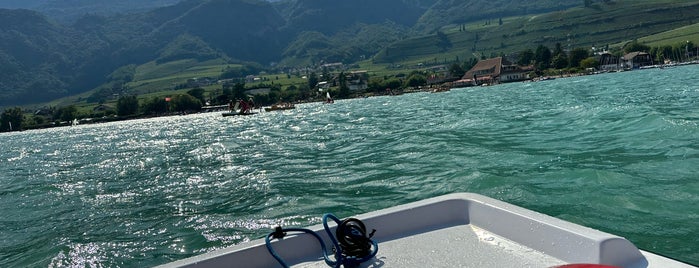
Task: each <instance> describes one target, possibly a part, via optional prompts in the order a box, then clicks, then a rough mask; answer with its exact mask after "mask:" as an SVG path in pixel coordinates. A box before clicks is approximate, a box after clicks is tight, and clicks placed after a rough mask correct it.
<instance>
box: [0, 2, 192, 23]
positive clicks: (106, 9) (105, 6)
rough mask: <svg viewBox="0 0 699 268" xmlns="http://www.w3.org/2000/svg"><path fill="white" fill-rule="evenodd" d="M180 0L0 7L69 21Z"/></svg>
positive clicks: (29, 4)
mask: <svg viewBox="0 0 699 268" xmlns="http://www.w3.org/2000/svg"><path fill="white" fill-rule="evenodd" d="M179 1H180V0H118V1H115V0H0V8H8V9H16V8H24V9H31V10H36V11H40V12H42V13H44V14H46V15H47V16H49V17H52V18H54V19H57V20H59V21H67V22H71V21H74V20H75V19H77V18H79V17H81V16H83V15H85V14H100V15H112V14H118V13H133V12H142V11H147V10H152V9H154V8H158V7H164V6H170V5H173V4H176V3H177V2H179Z"/></svg>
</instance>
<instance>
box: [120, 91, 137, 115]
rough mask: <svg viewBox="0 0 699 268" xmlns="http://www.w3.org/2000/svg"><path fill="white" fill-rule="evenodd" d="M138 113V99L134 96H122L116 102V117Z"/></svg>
mask: <svg viewBox="0 0 699 268" xmlns="http://www.w3.org/2000/svg"><path fill="white" fill-rule="evenodd" d="M137 113H138V98H136V96H133V95H132V96H122V97H119V99H118V100H117V115H119V116H127V115H135V114H137Z"/></svg>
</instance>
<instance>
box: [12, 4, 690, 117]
mask: <svg viewBox="0 0 699 268" xmlns="http://www.w3.org/2000/svg"><path fill="white" fill-rule="evenodd" d="M23 3H24V5H25V6H30V5H36V6H39V7H43V8H44V11H43V12H46V11H45V10H50V9H51V10H56V12H53V13H52V15H47V14H46V13H42V12H40V11H36V10H34V11H30V10H25V9H12V10H10V9H0V73H2V75H1V76H0V106H7V105H21V104H27V103H37V102H43V101H47V100H51V99H53V98H56V97H63V96H68V95H75V94H78V93H83V92H86V91H89V90H92V89H96V88H100V89H105V88H106V89H107V90H104V91H103V92H102V94H101V95H100V94H97V95H98V96H97V97H100V96H111V95H113V94H118V93H128V92H127V91H128V89H127V88H125V87H124V85H125V84H126V83H128V82H129V81H128V79H130V78H129V77H132V76H133V75H129V73H130V72H133V71H134V70H135V67H134V66H139V65H142V64H145V63H150V64H152V63H155V64H167V63H168V62H173V61H178V60H191V61H194V62H204V61H209V60H212V59H215V60H216V61H218V62H223V64H230V65H236V66H248V67H249V66H254V68H249V69H251V70H253V69H254V70H260V67H261V66H271V65H272V64H275V63H276V64H278V65H276V66H279V67H298V66H309V65H317V64H322V63H328V62H338V61H339V62H344V63H351V62H355V61H358V60H362V59H373V60H374V62H377V63H401V62H405V61H408V60H409V61H415V62H420V61H424V59H430V60H431V61H434V62H436V61H437V60H438V59H439V60H440V61H446V60H447V58H449V59H458V58H459V57H461V59H464V60H465V59H467V58H470V57H472V56H473V55H484V54H485V55H489V54H493V53H503V52H517V51H519V50H521V49H523V48H526V47H527V46H529V47H533V46H536V45H539V44H543V45H551V43H556V42H559V43H562V42H568V43H569V44H570V43H571V42H573V41H574V42H575V45H579V44H585V45H588V44H592V45H594V44H597V45H604V44H607V43H616V42H622V41H625V40H632V39H634V38H640V37H643V36H645V35H648V34H654V33H659V32H663V31H668V30H671V29H674V28H677V27H682V26H685V25H690V24H693V23H694V21H695V19H696V18H697V16H696V15H694V14H697V13H696V12H694V11H695V10H696V8H697V7H699V4H697V3H696V2H693V1H691V0H658V1H632V0H587V1H579V0H560V1H554V0H536V1H527V2H522V1H518V0H489V1H485V0H462V1H457V0H382V1H375V0H353V1H327V0H279V1H263V0H184V1H176V0H151V1H145V0H142V1H137V0H124V1H106V0H89V1H88V0H68V1H67V0H44V1H39V0H35V1H26V2H20V1H9V2H8V1H7V0H6V1H5V2H3V4H4V5H5V6H9V5H13V6H18V5H22V4H23ZM583 4H588V5H589V6H586V7H584V6H583ZM49 7H51V8H49ZM87 7H91V8H90V10H94V11H95V12H90V13H89V14H85V15H81V16H79V17H75V18H74V19H72V20H71V21H70V22H69V23H68V22H66V21H63V20H60V19H58V20H57V19H56V18H55V17H53V16H55V15H57V14H58V13H59V12H58V11H59V10H72V11H71V12H68V13H66V14H82V13H83V12H84V11H85V10H86V8H87ZM35 9H39V8H35ZM100 10H104V12H102V11H100ZM110 10H121V11H110ZM697 11H699V10H697ZM115 12H121V13H115ZM49 13H50V12H49ZM527 14H529V15H527ZM503 18H504V20H505V21H504V23H503V22H502V21H500V19H503ZM668 18H671V19H668ZM467 24H468V25H469V26H468V27H469V28H468V29H466V25H467ZM568 40H572V41H568ZM156 90H157V89H156ZM96 99H99V98H92V100H96Z"/></svg>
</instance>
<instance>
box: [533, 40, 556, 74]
mask: <svg viewBox="0 0 699 268" xmlns="http://www.w3.org/2000/svg"><path fill="white" fill-rule="evenodd" d="M551 60H552V56H551V50H550V49H549V48H548V47H546V46H544V45H539V46H538V47H537V48H536V52H535V53H534V61H535V62H536V69H538V70H546V69H548V68H551Z"/></svg>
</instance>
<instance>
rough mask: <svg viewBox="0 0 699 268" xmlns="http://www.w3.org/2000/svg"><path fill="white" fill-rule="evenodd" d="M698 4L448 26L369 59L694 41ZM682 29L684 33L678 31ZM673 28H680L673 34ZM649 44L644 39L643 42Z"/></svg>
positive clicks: (653, 4) (575, 11) (628, 6)
mask: <svg viewBox="0 0 699 268" xmlns="http://www.w3.org/2000/svg"><path fill="white" fill-rule="evenodd" d="M697 14H699V3H698V2H696V1H690V0H681V1H670V0H661V1H606V2H601V3H595V4H593V5H592V6H590V7H574V8H570V9H566V10H564V11H556V12H550V13H546V14H540V15H528V16H521V17H510V18H504V19H503V20H502V24H500V21H499V20H491V19H488V20H482V21H478V22H472V23H469V24H458V25H455V24H452V25H448V26H445V27H442V28H441V29H440V32H438V33H437V34H432V35H428V36H421V37H416V38H411V39H407V40H403V41H400V42H397V43H394V44H391V45H390V46H388V47H386V48H385V49H384V50H382V51H381V52H380V53H378V54H377V55H376V56H375V57H374V62H376V63H398V62H419V61H430V60H435V59H437V61H441V60H444V59H447V60H451V59H454V58H455V57H457V56H458V57H460V58H461V59H465V58H469V57H473V56H474V55H486V56H490V55H497V54H509V53H516V52H519V51H522V50H524V49H527V48H528V49H535V48H536V47H537V46H538V45H545V46H548V47H553V46H554V45H555V44H556V43H560V44H562V45H563V46H564V47H567V48H571V49H572V48H576V47H588V48H589V47H592V46H597V47H602V46H607V45H614V44H619V43H621V42H627V41H631V40H635V39H639V40H641V41H644V40H646V39H643V37H646V36H653V35H656V34H659V33H664V34H663V35H660V36H658V37H660V38H666V39H672V38H674V37H673V34H678V35H680V36H682V37H681V38H680V39H682V38H684V39H686V40H690V41H692V40H693V41H694V42H697V41H699V38H697V35H696V34H694V32H695V31H693V29H694V28H692V27H691V26H690V25H693V24H694V23H695V22H697V21H699V15H697ZM683 27H685V28H683ZM674 29H684V30H675V31H671V30H674ZM647 40H648V41H650V39H647Z"/></svg>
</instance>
